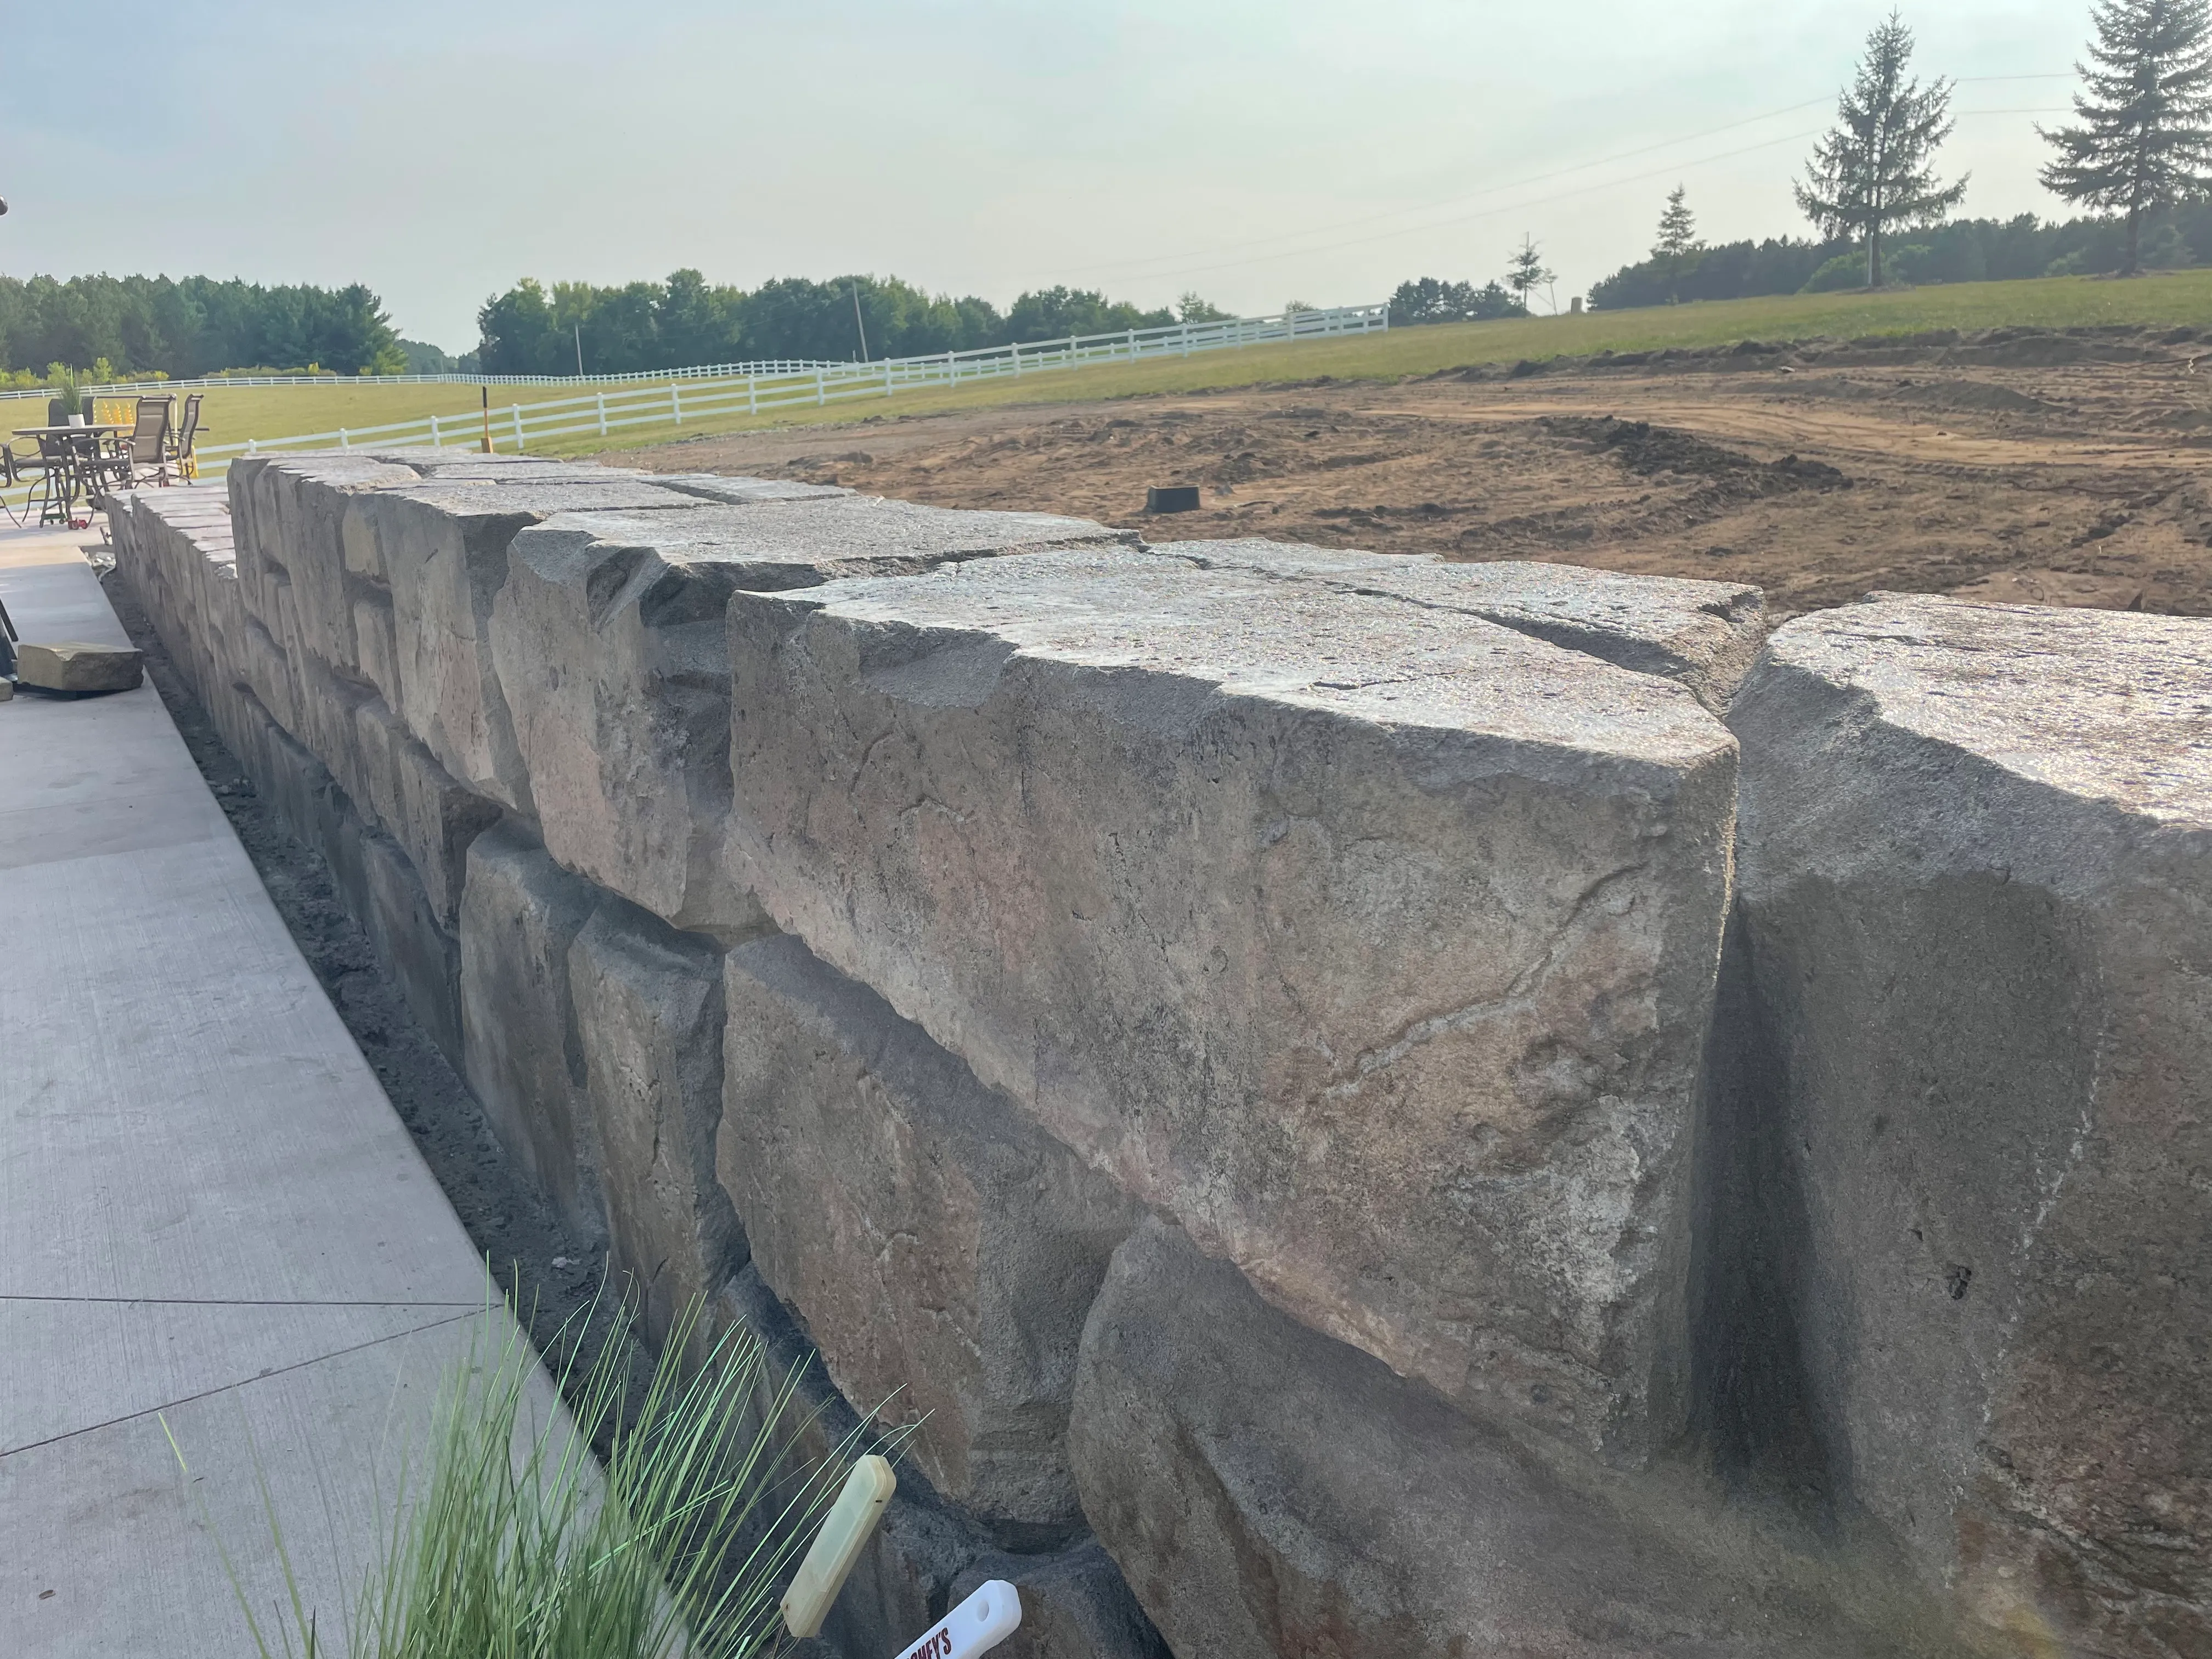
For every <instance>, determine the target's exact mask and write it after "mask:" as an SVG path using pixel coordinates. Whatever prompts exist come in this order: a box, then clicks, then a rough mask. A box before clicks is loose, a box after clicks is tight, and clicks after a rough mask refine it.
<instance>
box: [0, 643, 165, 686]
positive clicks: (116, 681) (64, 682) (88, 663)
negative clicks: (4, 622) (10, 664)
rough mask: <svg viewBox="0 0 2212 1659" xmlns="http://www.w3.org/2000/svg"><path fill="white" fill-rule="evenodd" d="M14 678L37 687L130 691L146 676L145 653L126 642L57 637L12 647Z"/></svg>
mask: <svg viewBox="0 0 2212 1659" xmlns="http://www.w3.org/2000/svg"><path fill="white" fill-rule="evenodd" d="M15 678H17V679H18V680H19V681H21V683H22V684H25V685H29V686H35V687H37V688H38V689H39V690H41V691H66V692H74V693H79V694H82V693H88V692H94V691H131V690H137V686H138V684H139V682H140V681H142V680H143V679H144V678H146V659H145V657H144V656H143V654H142V653H140V652H138V651H137V650H136V649H134V648H132V647H130V646H127V645H126V646H116V645H89V644H87V643H86V642H84V641H82V640H59V641H55V642H54V643H53V644H52V645H33V644H30V643H28V642H26V643H24V644H21V645H19V646H17V647H15Z"/></svg>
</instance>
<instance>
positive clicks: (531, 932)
mask: <svg viewBox="0 0 2212 1659" xmlns="http://www.w3.org/2000/svg"><path fill="white" fill-rule="evenodd" d="M598 904H599V890H598V889H596V888H594V887H593V886H592V884H590V883H589V882H585V881H580V880H578V879H577V878H575V877H574V876H572V875H570V874H569V873H568V872H567V871H565V870H563V869H562V868H561V867H560V866H558V865H556V864H555V863H554V862H553V860H551V859H550V858H549V857H547V856H546V854H545V849H544V848H542V847H540V846H538V844H537V842H535V841H533V840H532V838H531V837H530V836H528V835H527V834H526V833H525V832H524V831H522V830H520V829H514V828H512V827H509V826H506V825H501V826H500V827H499V828H496V829H489V830H486V831H485V832H484V833H483V834H482V835H480V836H477V838H476V839H475V840H474V841H473V842H471V843H470V845H469V853H468V882H467V886H466V887H465V890H464V891H463V894H462V897H461V928H460V951H461V1024H462V1034H463V1043H464V1064H463V1066H462V1073H463V1075H464V1076H465V1077H466V1078H467V1079H468V1082H469V1087H470V1088H471V1089H472V1090H474V1091H476V1097H477V1099H478V1100H479V1101H481V1102H482V1103H483V1108H484V1115H485V1116H486V1117H487V1118H488V1119H489V1121H490V1122H491V1125H492V1128H493V1131H494V1133H496V1134H497V1135H498V1136H499V1139H500V1142H501V1145H502V1146H506V1148H507V1151H508V1152H511V1153H513V1155H514V1156H515V1157H516V1158H518V1159H520V1161H521V1163H522V1164H523V1165H524V1167H525V1168H526V1169H527V1170H529V1171H530V1175H531V1178H532V1180H533V1181H535V1182H537V1183H538V1188H539V1190H541V1191H542V1192H544V1194H546V1195H547V1196H548V1197H549V1198H550V1199H551V1200H553V1203H554V1206H555V1207H556V1210H558V1211H559V1212H560V1213H561V1216H562V1219H563V1220H564V1221H566V1222H567V1223H568V1225H571V1226H574V1227H577V1228H579V1229H580V1230H582V1231H586V1232H589V1233H599V1234H604V1233H605V1228H606V1220H605V1206H604V1204H603V1201H602V1200H601V1197H600V1193H599V1179H600V1173H599V1172H600V1171H601V1170H603V1169H604V1168H605V1163H604V1160H603V1158H602V1155H601V1153H600V1150H599V1146H598V1144H597V1123H596V1120H595V1118H594V1117H593V1115H592V1108H591V1103H590V1101H589V1099H588V1097H587V1095H586V1072H585V1066H584V1058H583V1054H582V1052H581V1049H580V1043H579V1041H578V1026H577V1023H576V1019H575V1003H574V998H573V997H572V995H571V993H570V989H569V974H568V959H569V948H570V947H571V946H572V945H574V944H575V942H576V936H577V935H578V934H579V933H582V932H583V930H584V924H585V923H586V922H587V921H590V920H591V918H592V911H593V909H594V908H597V906H598Z"/></svg>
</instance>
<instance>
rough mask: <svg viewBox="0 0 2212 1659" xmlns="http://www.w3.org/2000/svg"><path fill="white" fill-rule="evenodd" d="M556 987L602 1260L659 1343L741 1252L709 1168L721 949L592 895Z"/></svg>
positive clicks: (718, 1058)
mask: <svg viewBox="0 0 2212 1659" xmlns="http://www.w3.org/2000/svg"><path fill="white" fill-rule="evenodd" d="M568 987H569V994H570V996H571V998H572V1000H573V1001H574V1006H575V1011H576V1013H575V1018H576V1043H577V1047H578V1048H579V1049H580V1051H581V1054H582V1058H583V1065H584V1083H585V1090H586V1095H587V1097H589V1099H590V1102H591V1109H592V1119H593V1121H594V1123H595V1124H596V1126H597V1130H598V1142H599V1155H600V1158H601V1159H602V1160H603V1161H602V1165H601V1170H600V1185H601V1188H602V1192H603V1194H604V1196H605V1200H606V1210H607V1236H608V1240H609V1243H610V1244H611V1249H612V1256H613V1265H614V1268H615V1271H616V1272H617V1273H626V1274H628V1275H629V1279H630V1284H631V1289H632V1291H633V1293H634V1294H635V1295H636V1296H637V1297H638V1299H639V1303H640V1304H641V1309H642V1310H643V1312H644V1315H645V1317H646V1322H647V1328H648V1329H649V1330H650V1331H651V1332H652V1333H653V1339H654V1340H656V1341H659V1340H662V1339H664V1338H665V1336H666V1335H667V1334H668V1331H669V1329H670V1327H671V1324H672V1323H673V1322H674V1321H675V1320H676V1319H677V1317H678V1316H679V1315H681V1313H682V1312H683V1310H684V1309H685V1308H687V1307H690V1306H691V1305H692V1304H695V1303H696V1304H703V1303H704V1302H705V1300H706V1299H707V1298H708V1297H709V1296H711V1295H712V1294H713V1293H714V1291H715V1290H717V1289H718V1288H719V1287H720V1285H722V1284H723V1283H724V1282H725V1281H726V1280H727V1279H728V1278H729V1276H730V1275H731V1273H733V1272H735V1271H736V1270H737V1269H738V1267H742V1266H743V1265H744V1260H745V1243H744V1233H743V1232H742V1231H740V1230H739V1229H738V1218H737V1215H736V1212H734V1211H733V1210H732V1208H731V1206H730V1200H729V1195H728V1194H726V1193H725V1192H724V1191H723V1190H722V1188H720V1186H719V1185H718V1184H717V1183H716V1182H715V1180H714V1131H715V1128H716V1127H717V1126H718V1125H719V1124H720V1121H721V1118H722V960H721V952H720V950H719V949H717V948H716V947H715V946H714V945H712V944H711V943H709V942H708V941H705V940H702V939H699V938H697V937H696V936H695V935H689V934H684V933H677V932H675V931H674V930H672V929H671V928H670V927H668V926H667V925H666V924H665V923H664V922H662V921H659V919H658V918H657V917H654V916H652V915H647V914H646V913H645V912H644V911H642V910H640V909H638V908H635V906H633V905H629V904H625V903H623V902H622V901H621V900H619V899H613V898H609V899H604V900H602V901H601V902H600V904H599V908H598V910H597V911H595V912H594V913H593V914H592V919H591V920H590V921H588V922H586V924H585V925H584V927H583V929H582V931H581V932H580V933H578V934H577V935H576V942H575V943H574V945H571V946H570V947H569V951H568Z"/></svg>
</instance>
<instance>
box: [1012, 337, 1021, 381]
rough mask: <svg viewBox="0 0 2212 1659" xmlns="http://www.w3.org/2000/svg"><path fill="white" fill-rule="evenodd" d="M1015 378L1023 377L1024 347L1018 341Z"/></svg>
mask: <svg viewBox="0 0 2212 1659" xmlns="http://www.w3.org/2000/svg"><path fill="white" fill-rule="evenodd" d="M1014 378H1015V379H1016V380H1020V379H1021V378H1022V349H1021V347H1020V345H1019V344H1016V346H1015V347H1014Z"/></svg>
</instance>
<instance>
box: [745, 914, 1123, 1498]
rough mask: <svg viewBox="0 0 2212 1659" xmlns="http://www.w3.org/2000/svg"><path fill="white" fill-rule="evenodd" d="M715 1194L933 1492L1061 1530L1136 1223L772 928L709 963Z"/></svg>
mask: <svg viewBox="0 0 2212 1659" xmlns="http://www.w3.org/2000/svg"><path fill="white" fill-rule="evenodd" d="M727 987H728V1008H729V1024H728V1030H727V1039H726V1068H725V1078H726V1082H725V1094H724V1105H723V1110H722V1114H721V1136H720V1158H719V1164H718V1168H719V1169H720V1174H721V1179H722V1183H723V1185H724V1186H725V1187H726V1188H727V1189H728V1190H729V1192H730V1194H731V1195H732V1197H733V1198H734V1199H735V1200H736V1201H737V1205H738V1213H739V1214H740V1215H741V1216H743V1217H744V1222H745V1227H746V1234H747V1237H748V1238H749V1240H750V1243H751V1247H752V1255H753V1261H754V1263H755V1265H756V1266H757V1267H758V1268H759V1270H760V1272H761V1274H762V1276H763V1278H764V1279H767V1280H768V1282H769V1284H770V1285H774V1286H775V1289H776V1290H777V1291H779V1292H780V1293H781V1295H783V1296H784V1297H786V1298H787V1300H789V1301H790V1302H791V1303H792V1304H793V1305H794V1306H795V1307H797V1308H798V1309H799V1312H800V1313H801V1314H802V1315H803V1316H805V1320H806V1323H807V1328H808V1330H809V1331H810V1332H811V1334H812V1336H813V1339H814V1340H815V1341H816V1342H817V1344H819V1345H820V1347H821V1351H822V1355H823V1361H824V1363H825V1364H827V1365H828V1366H829V1374H830V1376H831V1377H832V1378H833V1379H834V1380H835V1381H836V1383H837V1386H838V1387H839V1389H841V1390H842V1392H843V1393H844V1395H846V1397H847V1398H848V1399H850V1400H854V1401H858V1402H860V1405H861V1406H862V1407H864V1408H866V1407H876V1406H878V1405H882V1406H883V1407H884V1416H885V1417H886V1418H887V1419H889V1420H891V1421H894V1422H902V1423H908V1422H915V1421H921V1420H922V1419H927V1420H926V1421H923V1422H922V1427H921V1431H920V1432H919V1434H918V1435H917V1437H916V1438H915V1442H914V1444H913V1447H912V1449H911V1451H910V1453H909V1455H911V1456H912V1457H913V1458H914V1460H915V1462H918V1463H919V1464H920V1465H921V1467H922V1468H924V1469H926V1470H927V1472H928V1474H929V1477H930V1479H931V1480H932V1482H933V1484H934V1485H935V1486H937V1487H938V1489H939V1491H941V1492H944V1493H945V1495H946V1496H948V1497H951V1498H956V1499H957V1500H959V1501H961V1502H962V1503H964V1504H968V1505H969V1506H970V1507H971V1508H973V1509H974V1510H977V1511H978V1512H979V1513H981V1514H982V1515H984V1516H988V1517H992V1518H995V1519H1006V1520H1012V1521H1018V1522H1030V1523H1036V1524H1050V1523H1054V1522H1070V1521H1073V1519H1074V1518H1075V1516H1076V1515H1077V1513H1078V1511H1077V1507H1076V1501H1075V1491H1074V1483H1073V1480H1072V1478H1071V1477H1070V1476H1069V1474H1068V1472H1067V1464H1066V1450H1065V1447H1064V1437H1065V1432H1066V1416H1067V1399H1068V1393H1069V1390H1070V1389H1072V1388H1073V1383H1074V1373H1075V1350H1076V1345H1077V1342H1078V1340H1079V1338H1080V1336H1081V1334H1082V1330H1083V1318H1084V1315H1085V1312H1086V1311H1087V1310H1088V1309H1089V1308H1090V1305H1091V1297H1093V1296H1094V1295H1096V1294H1097V1288H1098V1285H1099V1282H1100V1280H1101V1279H1103V1277H1104V1274H1105V1270H1106V1261H1107V1258H1108V1257H1109V1255H1111V1254H1112V1253H1113V1250H1114V1247H1115V1245H1116V1244H1118V1243H1121V1240H1122V1239H1123V1238H1124V1237H1127V1234H1128V1231H1129V1230H1130V1228H1131V1227H1132V1226H1133V1225H1135V1222H1136V1219H1137V1212H1136V1210H1135V1208H1134V1206H1133V1205H1131V1204H1130V1203H1129V1202H1128V1201H1127V1200H1126V1199H1124V1198H1122V1197H1121V1195H1120V1194H1117V1193H1115V1191H1114V1190H1113V1188H1111V1186H1110V1185H1109V1184H1108V1183H1107V1182H1105V1181H1104V1180H1103V1178H1102V1177H1101V1176H1098V1175H1097V1174H1096V1173H1094V1172H1093V1171H1091V1170H1088V1169H1085V1168H1084V1167H1083V1166H1082V1165H1081V1164H1080V1163H1079V1161H1078V1160H1077V1159H1076V1158H1075V1156H1074V1155H1073V1153H1071V1152H1068V1151H1067V1150H1066V1148H1064V1147H1062V1146H1059V1145H1058V1144H1056V1143H1055V1142H1054V1141H1053V1140H1051V1139H1050V1138H1049V1137H1048V1136H1046V1135H1044V1134H1043V1133H1041V1132H1039V1131H1038V1130H1037V1128H1036V1127H1035V1126H1034V1125H1033V1124H1030V1123H1028V1122H1026V1121H1024V1120H1023V1118H1022V1116H1021V1115H1020V1114H1019V1113H1018V1111H1017V1110H1016V1109H1015V1108H1014V1106H1013V1104H1012V1102H1011V1101H1008V1100H1007V1099H1006V1097H1003V1096H1001V1095H999V1094H996V1093H994V1091H990V1090H987V1089H985V1088H984V1087H983V1086H982V1085H981V1084H979V1083H977V1082H976V1081H975V1076H974V1074H973V1073H970V1072H969V1069H968V1068H967V1066H963V1064H961V1062H960V1061H959V1060H957V1059H955V1058H954V1057H953V1056H952V1055H951V1054H946V1053H945V1051H944V1050H943V1049H942V1048H939V1047H938V1046H937V1045H936V1044H935V1043H933V1042H931V1041H930V1040H929V1039H928V1037H927V1036H925V1035H924V1034H923V1033H922V1032H921V1030H919V1029H918V1028H916V1027H915V1026H914V1025H912V1024H908V1022H907V1021H905V1020H902V1019H901V1018H898V1016H897V1015H896V1014H895V1013H894V1012H892V1011H891V1010H890V1007H889V1006H887V1005H885V1003H884V1000H883V999H882V998H880V997H878V996H877V995H876V994H874V993H873V992H872V991H870V990H868V989H867V988H866V987H865V986H861V985H856V984H854V982H853V981H850V980H848V979H847V978H845V977H844V976H843V975H841V974H839V973H837V972H836V971H835V970H834V969H829V968H828V967H826V966H825V965H824V964H823V963H821V962H819V961H817V959H816V958H815V957H813V956H812V955H811V953H810V952H809V951H807V949H806V947H805V945H802V944H801V943H800V942H799V940H797V939H792V938H789V937H783V936H779V937H775V938H771V939H763V940H759V941H757V942H756V943H753V944H749V945H740V946H738V948H737V949H736V950H734V951H731V952H730V955H729V957H728V973H727Z"/></svg>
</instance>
